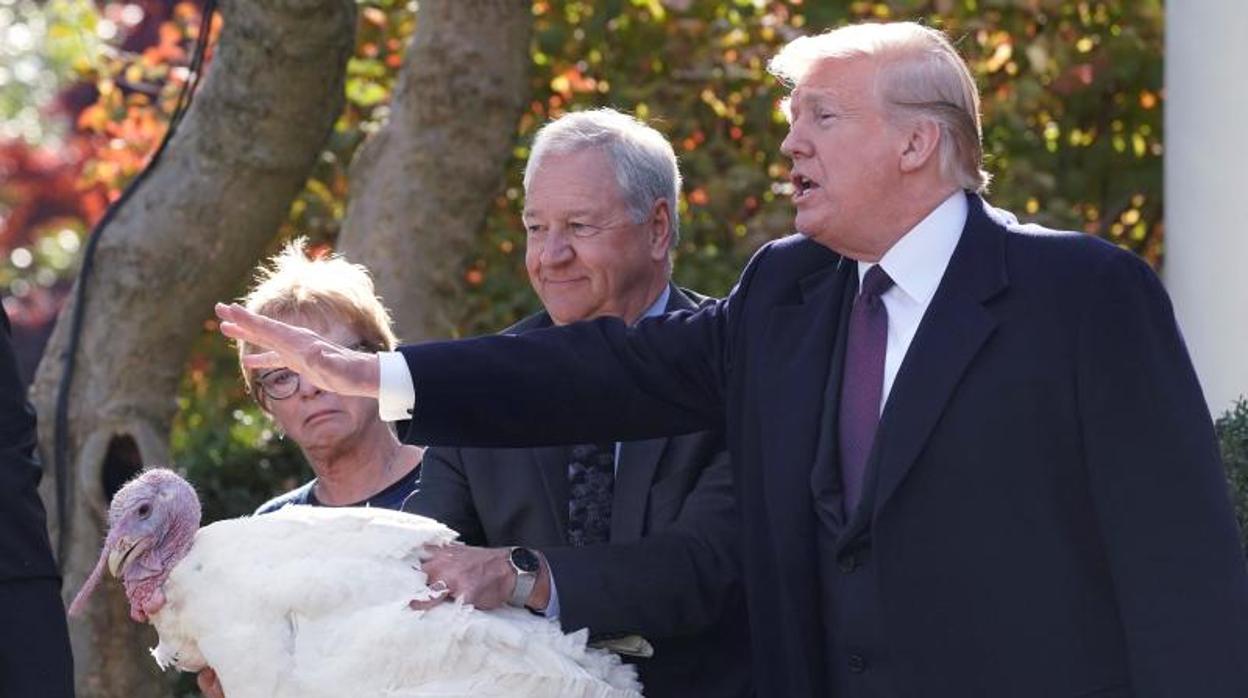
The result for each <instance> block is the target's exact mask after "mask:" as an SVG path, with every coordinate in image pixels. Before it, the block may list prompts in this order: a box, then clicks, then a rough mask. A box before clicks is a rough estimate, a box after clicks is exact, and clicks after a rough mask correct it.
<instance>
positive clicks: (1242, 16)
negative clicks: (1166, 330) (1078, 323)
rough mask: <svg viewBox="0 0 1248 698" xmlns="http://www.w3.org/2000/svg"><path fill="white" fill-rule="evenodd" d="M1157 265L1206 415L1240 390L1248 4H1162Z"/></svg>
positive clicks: (1245, 381) (1247, 205)
mask: <svg viewBox="0 0 1248 698" xmlns="http://www.w3.org/2000/svg"><path fill="white" fill-rule="evenodd" d="M1165 58H1166V61H1165V70H1166V78H1165V80H1166V101H1165V109H1166V112H1165V148H1166V151H1165V196H1166V200H1165V206H1166V210H1165V216H1166V257H1165V268H1164V271H1163V274H1164V277H1165V282H1166V286H1167V287H1168V289H1169V291H1170V295H1171V297H1172V298H1173V300H1174V305H1175V311H1176V313H1177V315H1178V319H1179V325H1180V327H1181V328H1182V331H1183V335H1184V337H1186V339H1187V348H1188V351H1190V352H1191V354H1192V360H1193V362H1194V363H1195V364H1196V372H1197V373H1198V374H1199V375H1200V381H1201V385H1202V386H1203V387H1204V390H1205V398H1206V399H1207V400H1208V401H1209V409H1210V410H1212V412H1213V414H1214V416H1215V417H1216V416H1220V415H1221V414H1222V413H1223V412H1224V411H1226V410H1227V409H1228V408H1230V407H1231V405H1232V404H1233V402H1234V400H1235V398H1236V397H1238V396H1240V395H1245V396H1248V2H1246V1H1245V0H1183V1H1181V2H1167V3H1166V57H1165Z"/></svg>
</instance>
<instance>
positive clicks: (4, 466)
mask: <svg viewBox="0 0 1248 698" xmlns="http://www.w3.org/2000/svg"><path fill="white" fill-rule="evenodd" d="M42 474H43V471H42V469H41V468H40V467H39V463H38V461H37V460H36V457H35V413H34V410H33V409H32V408H31V406H30V404H29V403H28V402H27V401H26V393H25V390H24V389H23V386H22V382H21V379H20V378H19V376H18V371H17V360H16V358H15V357H14V355H13V345H12V344H11V343H10V341H9V319H8V316H7V315H5V313H4V309H3V308H2V307H0V696H41V697H46V698H72V696H73V695H74V684H73V674H74V669H73V658H72V656H71V655H70V647H69V631H68V629H67V627H66V621H65V608H64V606H62V605H61V595H60V588H61V577H60V573H59V572H58V571H57V568H56V564H55V562H54V561H53V559H52V550H51V546H50V545H49V542H48V530H47V527H46V526H47V524H46V519H45V517H44V511H43V502H41V501H40V499H39V494H38V492H37V491H36V487H37V486H38V484H39V479H40V477H41V476H42Z"/></svg>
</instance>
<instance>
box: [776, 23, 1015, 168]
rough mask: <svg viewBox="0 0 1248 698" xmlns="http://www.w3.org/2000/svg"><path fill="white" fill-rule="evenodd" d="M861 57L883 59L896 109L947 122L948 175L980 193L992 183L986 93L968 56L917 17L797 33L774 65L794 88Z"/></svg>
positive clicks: (883, 81) (943, 145) (943, 162)
mask: <svg viewBox="0 0 1248 698" xmlns="http://www.w3.org/2000/svg"><path fill="white" fill-rule="evenodd" d="M855 57H866V58H872V59H874V60H876V61H877V62H878V64H879V65H880V73H879V74H880V76H881V77H880V79H879V81H878V82H877V84H876V90H877V91H878V93H879V94H880V97H881V98H882V100H883V102H884V104H885V105H886V106H889V107H892V108H893V112H894V114H893V115H896V112H905V113H909V114H918V115H920V116H924V117H927V118H929V119H932V120H933V121H935V122H936V123H937V124H938V125H939V126H940V153H939V157H940V168H941V172H942V173H943V174H944V176H945V178H946V179H947V180H949V181H950V182H951V183H955V184H957V185H958V186H960V187H962V188H963V189H967V190H970V191H975V192H981V191H984V190H985V189H987V188H988V182H989V179H990V175H989V174H988V173H987V172H986V171H984V168H983V165H984V147H983V143H982V142H981V139H982V137H983V136H982V130H981V126H980V115H979V91H978V89H977V88H976V87H975V78H974V76H972V75H971V71H970V69H969V68H967V67H966V62H965V61H963V60H962V57H961V56H959V55H958V52H957V50H955V49H954V48H953V44H952V43H950V42H949V39H948V38H947V37H946V36H945V35H944V34H942V33H941V32H940V31H937V30H936V29H932V28H930V27H925V26H923V25H921V24H916V23H914V22H890V23H885V24H873V23H865V24H851V25H849V26H845V27H841V28H840V29H833V30H831V31H828V32H825V33H823V34H819V35H817V36H804V37H801V38H799V39H794V40H793V41H791V42H789V43H788V44H787V45H785V47H784V48H782V49H780V53H778V54H776V56H775V57H774V58H772V59H771V62H770V63H769V64H768V66H767V70H768V71H770V72H771V74H772V75H775V76H776V78H777V79H779V80H780V81H781V82H783V83H785V84H787V85H789V86H790V87H792V86H794V85H796V84H797V83H799V82H801V81H802V80H803V79H804V78H805V77H806V76H807V75H808V74H809V73H810V71H811V70H812V69H814V67H815V65H816V64H818V63H819V62H820V61H824V60H828V59H846V58H855ZM785 111H786V113H787V111H788V105H787V101H786V104H785Z"/></svg>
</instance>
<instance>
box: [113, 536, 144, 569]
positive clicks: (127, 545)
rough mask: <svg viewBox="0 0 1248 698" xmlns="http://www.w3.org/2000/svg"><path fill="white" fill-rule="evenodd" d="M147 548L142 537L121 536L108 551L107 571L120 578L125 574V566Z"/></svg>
mask: <svg viewBox="0 0 1248 698" xmlns="http://www.w3.org/2000/svg"><path fill="white" fill-rule="evenodd" d="M146 550H147V546H146V545H145V544H144V539H142V538H139V539H137V540H135V539H132V538H127V537H125V536H123V537H122V538H121V539H120V540H118V541H117V543H116V545H114V546H113V549H112V550H110V551H109V552H108V571H109V573H110V574H112V575H113V576H114V577H117V578H121V575H123V574H125V572H126V568H127V567H129V566H130V564H131V563H133V562H134V561H135V560H136V559H137V558H138V557H139V555H142V554H143V553H144V552H145V551H146Z"/></svg>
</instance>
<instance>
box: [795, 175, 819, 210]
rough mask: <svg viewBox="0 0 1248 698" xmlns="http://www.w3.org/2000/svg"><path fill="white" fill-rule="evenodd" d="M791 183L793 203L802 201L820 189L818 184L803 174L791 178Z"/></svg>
mask: <svg viewBox="0 0 1248 698" xmlns="http://www.w3.org/2000/svg"><path fill="white" fill-rule="evenodd" d="M789 181H791V182H792V183H793V202H794V203H797V202H799V201H802V200H803V199H805V198H806V197H807V196H809V195H810V193H811V192H812V191H814V190H816V189H818V188H819V185H818V184H816V183H815V181H814V180H813V179H811V178H810V177H807V176H806V175H803V174H798V173H794V174H793V175H792V176H791V177H790V178H789Z"/></svg>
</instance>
